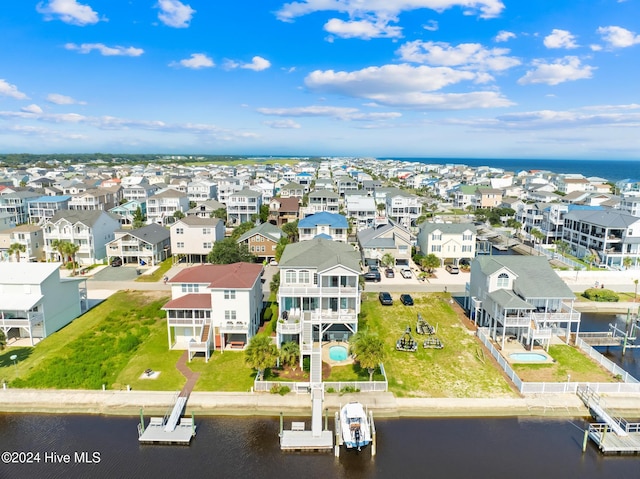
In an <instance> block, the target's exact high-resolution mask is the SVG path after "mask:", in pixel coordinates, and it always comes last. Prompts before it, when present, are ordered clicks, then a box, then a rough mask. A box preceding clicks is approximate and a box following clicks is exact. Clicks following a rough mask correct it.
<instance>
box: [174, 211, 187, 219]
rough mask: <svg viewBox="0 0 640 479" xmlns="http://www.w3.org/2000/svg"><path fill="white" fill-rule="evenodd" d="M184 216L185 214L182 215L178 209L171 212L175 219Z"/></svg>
mask: <svg viewBox="0 0 640 479" xmlns="http://www.w3.org/2000/svg"><path fill="white" fill-rule="evenodd" d="M184 216H185V215H184V213H183V212H182V211H180V210H178V211H175V212H174V213H173V217H174V218H175V219H176V220H181V219H182V218H184Z"/></svg>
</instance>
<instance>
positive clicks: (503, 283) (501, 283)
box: [497, 273, 509, 288]
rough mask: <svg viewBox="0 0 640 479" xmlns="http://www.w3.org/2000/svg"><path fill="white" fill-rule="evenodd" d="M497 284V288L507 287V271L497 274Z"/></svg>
mask: <svg viewBox="0 0 640 479" xmlns="http://www.w3.org/2000/svg"><path fill="white" fill-rule="evenodd" d="M497 286H498V288H508V287H509V275H508V274H507V273H500V275H499V276H498V282H497Z"/></svg>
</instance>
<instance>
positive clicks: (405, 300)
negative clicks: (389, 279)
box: [400, 294, 413, 306]
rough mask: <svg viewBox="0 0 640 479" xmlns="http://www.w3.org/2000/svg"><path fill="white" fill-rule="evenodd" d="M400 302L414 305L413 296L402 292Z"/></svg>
mask: <svg viewBox="0 0 640 479" xmlns="http://www.w3.org/2000/svg"><path fill="white" fill-rule="evenodd" d="M400 302H401V303H402V304H404V305H405V306H413V298H412V297H411V295H410V294H401V295H400Z"/></svg>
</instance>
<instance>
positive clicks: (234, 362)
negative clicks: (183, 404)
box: [188, 351, 256, 392]
mask: <svg viewBox="0 0 640 479" xmlns="http://www.w3.org/2000/svg"><path fill="white" fill-rule="evenodd" d="M188 365H189V367H190V368H191V370H192V371H196V372H199V373H200V379H198V382H197V383H196V387H195V390H196V391H233V392H248V391H249V390H251V388H252V387H253V380H254V379H255V376H256V372H255V371H254V370H253V369H251V368H250V367H249V366H247V365H246V364H245V363H244V352H243V351H225V352H224V353H220V352H219V351H216V352H215V353H214V354H212V355H211V357H210V358H209V362H208V363H205V362H204V357H202V356H199V357H196V358H194V359H193V361H191V362H190V363H189V364H188Z"/></svg>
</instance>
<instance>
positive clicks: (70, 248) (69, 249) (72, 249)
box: [64, 241, 80, 276]
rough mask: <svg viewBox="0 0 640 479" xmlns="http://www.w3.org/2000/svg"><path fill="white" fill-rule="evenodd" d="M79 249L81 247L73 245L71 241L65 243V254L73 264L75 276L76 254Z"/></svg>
mask: <svg viewBox="0 0 640 479" xmlns="http://www.w3.org/2000/svg"><path fill="white" fill-rule="evenodd" d="M79 249H80V245H77V244H75V243H71V242H70V241H65V245H64V253H65V254H66V255H67V256H68V257H69V258H70V259H71V264H72V265H73V276H75V275H76V253H77V252H78V250H79Z"/></svg>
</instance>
